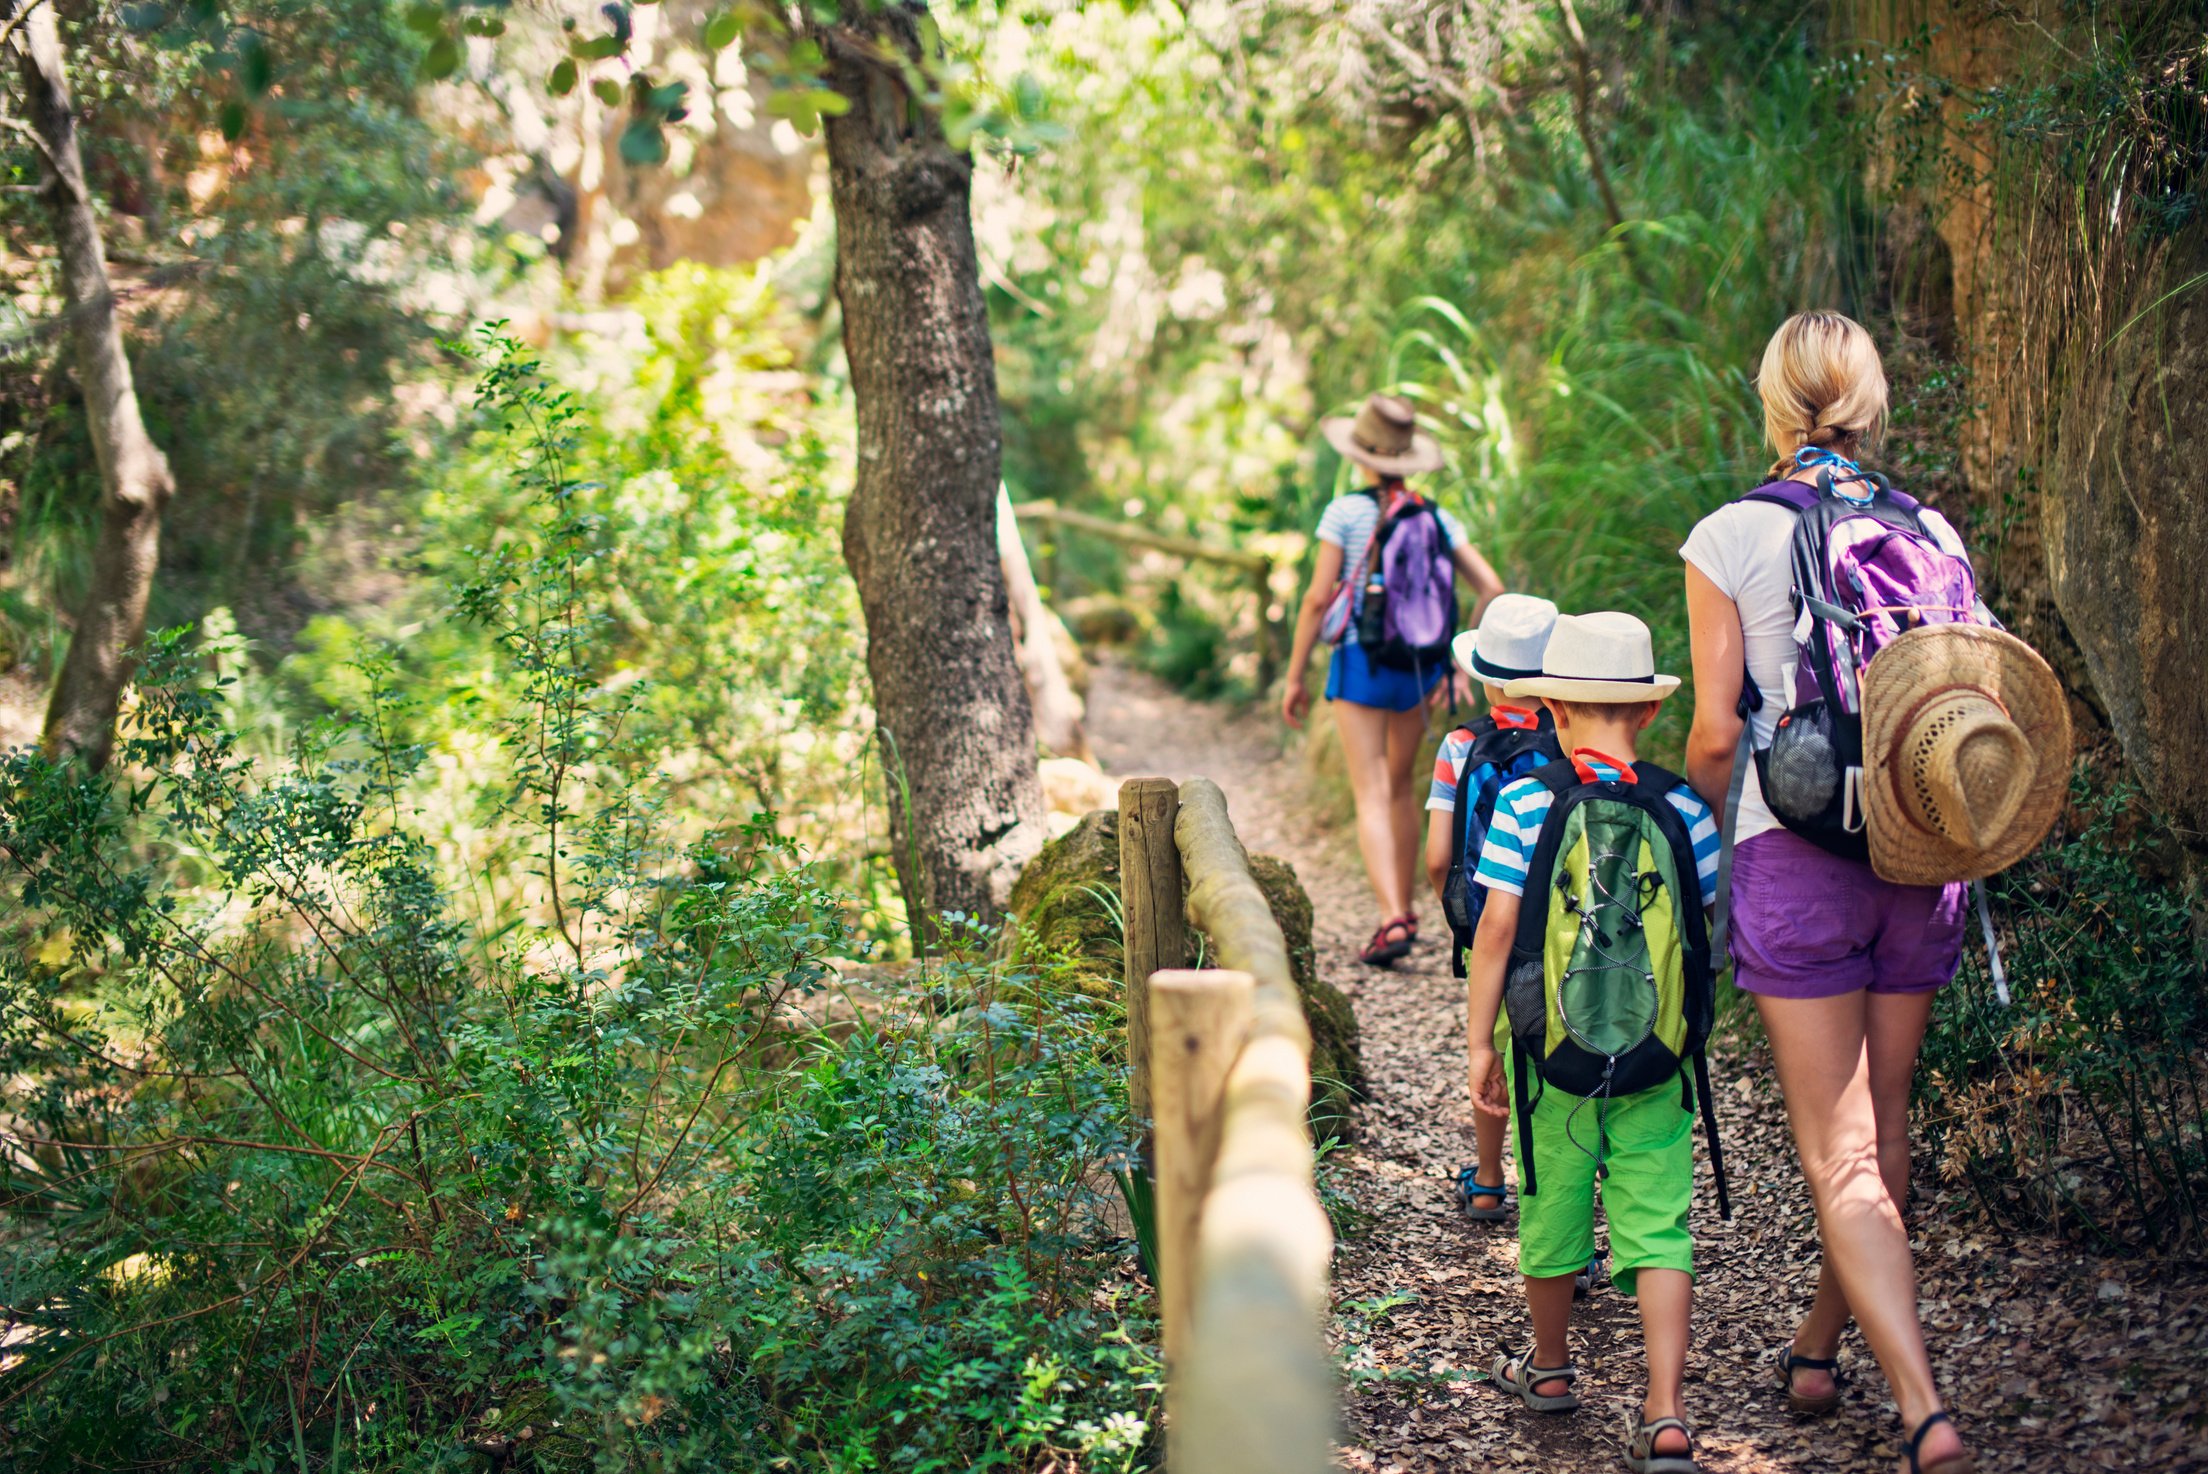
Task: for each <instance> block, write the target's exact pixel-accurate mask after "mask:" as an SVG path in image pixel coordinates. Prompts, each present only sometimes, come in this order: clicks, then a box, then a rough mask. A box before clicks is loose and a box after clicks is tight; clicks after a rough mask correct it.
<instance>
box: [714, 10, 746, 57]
mask: <svg viewBox="0 0 2208 1474" xmlns="http://www.w3.org/2000/svg"><path fill="white" fill-rule="evenodd" d="M743 33H744V23H743V22H742V21H740V20H738V19H737V18H736V12H735V11H733V10H724V11H722V12H721V13H720V14H719V15H716V16H714V17H713V19H711V20H709V21H707V22H706V23H705V44H706V46H707V48H708V49H710V50H713V51H723V50H726V49H727V48H728V47H730V46H733V45H734V44H735V43H736V38H737V37H738V36H741V35H742V34H743Z"/></svg>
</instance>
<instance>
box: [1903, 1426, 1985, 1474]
mask: <svg viewBox="0 0 2208 1474" xmlns="http://www.w3.org/2000/svg"><path fill="white" fill-rule="evenodd" d="M1934 1423H1945V1424H1947V1426H1948V1427H1950V1428H1952V1427H1954V1426H1955V1420H1954V1419H1953V1418H1951V1417H1949V1416H1948V1415H1947V1414H1946V1413H1944V1412H1943V1413H1934V1414H1932V1415H1931V1416H1930V1417H1928V1418H1926V1419H1925V1420H1924V1421H1923V1422H1921V1423H1919V1424H1917V1431H1916V1432H1914V1433H1912V1434H1910V1435H1909V1438H1908V1441H1907V1442H1905V1443H1903V1444H1902V1446H1901V1455H1902V1457H1903V1458H1905V1459H1907V1460H1908V1461H1909V1474H1975V1471H1976V1470H1977V1468H1978V1461H1977V1460H1976V1459H1974V1458H1972V1457H1971V1456H1970V1450H1968V1449H1965V1450H1963V1451H1962V1452H1961V1453H1959V1454H1956V1455H1954V1456H1953V1457H1951V1458H1945V1459H1937V1460H1935V1461H1933V1462H1932V1463H1929V1464H1925V1463H1919V1462H1918V1459H1917V1450H1918V1449H1920V1448H1922V1447H1924V1435H1925V1434H1927V1433H1930V1432H1931V1431H1932V1425H1933V1424H1934Z"/></svg>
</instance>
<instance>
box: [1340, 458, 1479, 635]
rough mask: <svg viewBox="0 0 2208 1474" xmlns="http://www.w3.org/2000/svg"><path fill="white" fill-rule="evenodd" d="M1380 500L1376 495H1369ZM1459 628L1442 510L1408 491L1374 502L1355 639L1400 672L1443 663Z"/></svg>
mask: <svg viewBox="0 0 2208 1474" xmlns="http://www.w3.org/2000/svg"><path fill="white" fill-rule="evenodd" d="M1374 499H1375V500H1378V499H1379V498H1378V494H1377V493H1375V494H1374ZM1456 633H1457V585H1456V567H1455V565H1454V564H1452V563H1451V562H1450V560H1449V534H1448V532H1447V530H1446V529H1444V528H1443V527H1442V525H1441V513H1440V512H1439V511H1437V510H1436V509H1435V507H1434V504H1433V503H1432V502H1430V501H1427V500H1426V499H1425V498H1424V497H1421V496H1417V495H1415V494H1412V493H1409V492H1406V493H1404V494H1403V495H1402V496H1401V497H1399V498H1397V499H1396V500H1395V502H1394V503H1393V504H1392V505H1390V504H1387V503H1383V504H1382V505H1381V508H1380V523H1379V525H1378V526H1377V527H1375V528H1374V529H1373V532H1372V557H1371V559H1370V561H1369V565H1368V566H1367V568H1366V571H1365V586H1364V597H1363V599H1362V600H1361V601H1360V602H1359V604H1358V608H1357V643H1358V644H1360V645H1362V646H1364V647H1365V658H1366V659H1368V660H1370V661H1371V662H1372V663H1373V664H1375V665H1384V666H1392V667H1394V668H1396V669H1398V670H1411V671H1427V670H1435V669H1440V670H1447V669H1448V668H1449V642H1450V641H1451V640H1452V639H1454V638H1455V637H1456Z"/></svg>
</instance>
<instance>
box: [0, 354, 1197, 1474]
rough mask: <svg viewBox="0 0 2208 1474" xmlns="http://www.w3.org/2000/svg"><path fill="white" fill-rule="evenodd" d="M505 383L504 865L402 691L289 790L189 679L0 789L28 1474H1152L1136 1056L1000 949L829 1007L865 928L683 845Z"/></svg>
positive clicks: (512, 386) (555, 428) (499, 369)
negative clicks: (716, 1472)
mask: <svg viewBox="0 0 2208 1474" xmlns="http://www.w3.org/2000/svg"><path fill="white" fill-rule="evenodd" d="M483 386H484V391H485V396H484V397H485V403H486V409H487V411H488V413H489V414H490V415H491V416H492V418H493V419H495V420H496V421H498V422H500V423H502V424H504V425H505V426H506V427H507V429H508V431H509V432H510V433H511V436H512V439H511V440H510V442H509V453H510V466H511V475H512V477H513V481H514V484H515V485H516V486H517V487H519V488H522V489H525V490H526V492H527V493H528V495H527V498H526V500H523V499H520V498H517V499H516V502H515V512H514V516H513V518H512V519H511V520H510V522H509V523H508V525H507V526H506V528H505V529H504V531H505V536H504V537H503V538H502V539H501V541H500V542H499V543H498V544H497V545H496V546H495V547H493V548H491V549H489V550H487V551H486V552H485V553H483V555H482V556H481V557H480V558H479V559H478V560H477V562H476V565H475V567H474V569H473V570H472V572H471V575H470V577H469V578H468V579H467V581H466V582H465V583H464V584H463V585H462V586H461V587H460V588H459V590H458V592H457V596H456V599H455V612H456V614H457V615H459V616H460V617H462V618H464V619H465V620H467V621H468V622H469V623H471V624H472V625H473V626H475V627H477V628H479V629H481V630H483V631H484V632H486V634H487V636H488V639H489V642H490V647H491V649H492V650H493V651H494V652H495V665H496V669H495V670H494V671H492V672H490V673H489V674H488V675H486V674H485V673H484V672H481V671H477V670H474V669H473V668H472V667H471V668H469V669H468V670H467V672H466V675H467V679H469V680H471V681H487V682H488V683H489V684H490V687H491V689H494V690H496V691H499V692H501V693H504V695H503V696H502V699H500V700H499V701H497V702H495V703H490V702H486V706H488V707H489V711H488V714H487V715H486V717H485V727H486V730H487V731H488V732H489V733H490V734H491V736H492V737H493V738H494V739H495V741H496V742H497V743H498V744H499V746H500V748H501V750H502V751H503V753H504V754H505V757H504V760H503V762H502V764H501V765H500V767H499V768H498V770H497V771H498V774H499V781H498V783H497V784H496V785H495V786H494V787H492V788H490V789H488V790H486V791H483V792H480V793H477V794H475V795H473V798H472V802H473V807H472V809H471V812H472V813H473V814H474V817H475V818H476V820H477V822H479V823H481V824H483V825H485V826H487V827H489V828H492V829H495V830H496V831H497V832H499V833H500V834H502V835H505V836H507V838H506V840H505V841H504V842H503V843H502V844H501V845H500V846H499V847H497V848H496V849H495V850H494V851H490V852H485V851H483V850H480V849H477V848H472V847H466V846H461V847H457V848H455V847H451V846H445V845H441V844H440V842H438V840H437V839H436V838H435V835H436V832H437V827H438V824H439V823H441V822H442V820H441V818H438V819H425V816H424V815H425V809H426V808H427V807H428V806H429V801H430V800H431V799H434V798H436V797H437V796H438V789H437V788H436V785H435V784H434V782H432V783H430V784H428V785H427V786H425V782H424V779H423V777H422V771H423V769H424V768H425V766H427V761H426V760H427V758H428V757H429V756H430V754H429V753H428V751H427V750H426V749H425V748H423V747H422V746H420V745H415V744H411V743H409V742H408V741H407V740H406V739H405V736H404V733H405V731H406V728H407V726H408V717H409V709H410V705H411V703H412V701H413V699H414V693H413V692H412V690H411V689H410V688H407V687H402V686H399V685H396V684H394V682H393V676H394V674H395V672H396V670H397V666H396V665H395V664H394V662H393V661H392V660H391V659H390V658H389V657H388V656H383V655H376V654H373V653H370V654H366V655H364V657H363V659H362V660H361V662H360V667H359V670H358V678H359V681H360V691H361V693H362V697H363V700H362V703H361V705H360V708H359V710H358V711H357V713H356V714H355V715H354V718H353V720H351V721H349V722H343V723H340V722H337V721H334V720H333V721H331V722H327V723H324V724H320V725H318V726H315V727H313V728H311V729H309V730H308V731H307V732H306V733H305V734H304V735H303V736H302V737H301V738H300V739H299V740H298V742H297V743H296V745H295V748H294V750H293V752H292V753H291V754H290V755H289V757H288V758H286V759H285V760H283V761H281V762H277V761H271V760H270V759H268V758H267V757H266V756H262V755H257V754H256V753H255V752H254V751H253V750H252V744H251V743H249V742H247V741H246V740H245V735H244V734H241V732H240V731H239V730H238V723H237V722H236V721H235V720H234V718H233V717H232V715H231V714H230V713H229V712H228V711H227V710H226V698H227V697H228V695H229V694H230V692H231V690H232V689H233V682H234V679H235V678H234V677H232V676H229V675H225V674H216V673H210V670H209V666H208V663H207V659H206V656H205V653H204V652H203V651H201V650H197V649H194V648H193V647H192V646H191V645H190V643H189V642H188V641H187V639H186V638H185V636H184V635H183V634H182V633H170V634H167V635H163V636H161V637H159V638H157V639H156V640H155V641H154V642H153V643H152V647H151V649H150V650H149V651H148V652H147V658H146V663H145V667H144V672H143V678H142V681H141V684H140V687H139V697H138V704H137V707H136V709H135V712H134V714H133V716H132V720H131V722H130V725H129V727H128V728H127V730H126V732H125V735H124V742H123V745H122V747H121V748H120V750H119V756H118V762H117V772H118V773H119V774H121V775H122V776H121V777H120V778H119V779H117V780H114V781H110V780H108V779H103V778H99V777H94V776H91V775H87V774H85V773H83V772H82V771H80V770H78V769H76V768H73V767H57V766H53V765H49V764H47V763H46V762H44V761H43V760H41V759H39V758H38V757H36V756H35V755H32V754H28V753H18V754H15V755H12V756H11V757H9V758H8V759H7V760H6V765H5V769H4V771H0V860H4V866H0V875H4V877H5V883H6V884H7V886H8V887H9V890H10V891H11V893H12V894H11V896H10V900H11V902H12V903H13V905H12V909H11V916H12V923H11V926H10V928H9V936H8V938H7V941H8V945H7V946H5V947H4V948H0V1080H4V1082H5V1083H4V1084H0V1119H4V1120H5V1121H6V1122H7V1124H8V1129H9V1134H10V1144H9V1150H8V1151H7V1153H6V1154H5V1156H0V1235H4V1238H0V1242H4V1244H5V1252H4V1254H0V1306H5V1307H6V1311H5V1314H6V1318H7V1330H8V1336H7V1340H6V1342H5V1350H4V1353H0V1354H4V1355H5V1357H6V1362H5V1363H4V1366H5V1370H4V1372H0V1424H4V1425H5V1426H6V1427H7V1429H8V1456H9V1457H10V1458H11V1459H13V1460H16V1461H18V1463H19V1464H20V1465H21V1466H25V1467H61V1466H68V1465H71V1464H78V1465H83V1466H87V1467H100V1468H113V1467H133V1466H136V1467H146V1466H160V1467H166V1468H225V1469H274V1468H277V1467H283V1468H286V1469H297V1470H313V1469H337V1468H348V1469H354V1468H370V1469H429V1468H449V1467H470V1466H474V1467H483V1466H485V1465H486V1462H487V1461H488V1462H509V1463H510V1462H511V1461H513V1460H514V1459H517V1458H519V1459H521V1460H522V1461H524V1462H526V1463H527V1464H528V1465H529V1466H531V1467H538V1468H581V1467H586V1466H587V1467H593V1468H599V1469H671V1468H688V1467H703V1466H712V1467H718V1468H726V1469H732V1470H750V1469H760V1470H764V1469H768V1468H787V1467H792V1466H793V1465H795V1466H801V1467H811V1468H819V1469H938V1468H941V1469H949V1468H959V1469H965V1468H987V1467H1005V1468H1028V1467H1036V1466H1039V1465H1041V1464H1043V1463H1045V1462H1048V1461H1051V1460H1053V1459H1055V1460H1057V1461H1059V1463H1060V1464H1061V1465H1063V1464H1064V1463H1066V1462H1068V1461H1078V1462H1080V1463H1081V1466H1082V1467H1085V1468H1107V1469H1108V1468H1120V1467H1128V1466H1129V1465H1131V1463H1132V1462H1133V1460H1134V1459H1135V1458H1136V1457H1137V1456H1138V1454H1139V1453H1140V1451H1141V1450H1142V1448H1143V1447H1144V1445H1145V1442H1146V1439H1147V1424H1148V1421H1149V1417H1150V1405H1151V1402H1152V1400H1153V1397H1154V1383H1155V1378H1154V1375H1153V1372H1152V1355H1151V1353H1150V1351H1149V1349H1148V1341H1149V1330H1148V1325H1147V1322H1146V1321H1145V1320H1144V1319H1143V1318H1142V1314H1141V1312H1140V1309H1139V1304H1138V1302H1137V1299H1136V1295H1135V1284H1134V1282H1133V1280H1132V1278H1131V1276H1130V1274H1129V1265H1130V1261H1131V1255H1130V1253H1129V1252H1128V1251H1127V1250H1126V1248H1125V1246H1124V1245H1123V1244H1122V1243H1121V1242H1120V1241H1119V1240H1118V1239H1117V1237H1116V1236H1115V1235H1114V1233H1113V1231H1112V1230H1111V1229H1110V1228H1109V1227H1108V1226H1107V1225H1105V1224H1104V1223H1103V1222H1102V1220H1101V1219H1100V1217H1099V1210H1100V1204H1101V1203H1102V1201H1103V1194H1102V1193H1100V1192H1099V1190H1098V1186H1097V1185H1098V1184H1099V1183H1101V1184H1103V1185H1104V1186H1103V1191H1104V1192H1108V1191H1109V1184H1108V1177H1107V1176H1106V1175H1105V1170H1104V1169H1107V1168H1108V1167H1109V1166H1110V1165H1111V1164H1113V1163H1115V1162H1117V1161H1120V1160H1123V1159H1124V1155H1125V1144H1126V1137H1127V1131H1128V1122H1127V1115H1126V1109H1125V1102H1124V1098H1123V1093H1122V1088H1121V1082H1120V1081H1119V1079H1118V1075H1117V1072H1116V1070H1114V1069H1113V1068H1112V1067H1111V1066H1110V1065H1109V1064H1108V1063H1107V1062H1106V1060H1105V1059H1104V1057H1103V1053H1102V1049H1101V1047H1100V1044H1099V1040H1100V1038H1101V1031H1102V1029H1103V1027H1104V1024H1105V1023H1106V1022H1107V1021H1103V1020H1099V1019H1097V1018H1096V1017H1094V1010H1095V1005H1093V1004H1091V1003H1088V1002H1086V1001H1084V1000H1081V999H1080V998H1079V997H1078V995H1074V994H1070V993H1067V992H1066V991H1065V990H1061V989H1056V988H1052V987H1050V986H1047V982H1048V979H1047V978H1044V977H1040V976H1038V975H1037V974H1036V973H1034V972H1033V971H1027V970H1017V969H1013V968H1010V967H1009V966H1007V965H1004V964H1001V963H992V962H984V961H982V960H979V959H981V958H982V956H983V955H984V949H983V948H982V946H981V942H982V941H983V940H986V939H975V940H974V941H973V943H972V945H969V946H966V947H964V948H963V949H961V950H957V951H954V952H953V953H952V954H951V955H950V956H948V957H943V958H938V959H934V960H932V961H931V962H930V963H929V964H927V965H926V966H925V967H923V968H921V969H918V970H917V971H916V972H914V973H912V974H910V975H909V981H906V982H903V983H897V984H893V985H885V986H884V987H882V988H880V989H878V990H877V991H876V992H875V993H873V994H870V995H865V996H863V997H862V996H860V995H855V994H854V995H851V996H850V997H848V998H846V999H843V1000H841V1002H840V1003H838V1004H836V1006H831V1000H832V998H833V996H834V995H831V993H830V992H829V989H830V985H831V983H832V982H833V980H834V978H835V974H834V973H833V972H832V971H831V968H830V966H829V958H830V957H831V955H832V954H833V953H835V952H837V951H840V950H843V949H844V948H846V947H847V946H848V945H849V942H850V938H849V936H848V934H847V931H846V928H845V925H844V922H843V920H842V918H843V915H844V910H845V901H844V899H843V897H841V896H840V895H838V894H837V893H835V892H834V891H833V890H832V889H830V888H829V887H828V886H826V885H825V884H824V883H823V882H822V879H821V877H820V876H819V875H818V873H817V872H816V871H815V870H814V869H813V868H812V867H811V866H810V865H809V864H807V863H806V862H804V861H803V859H802V858H801V857H800V856H799V855H798V854H797V853H796V852H795V851H794V849H793V847H792V846H791V845H790V844H789V843H788V842H787V841H785V840H784V839H782V838H781V837H779V835H778V834H777V832H776V828H775V825H774V822H773V819H772V816H771V815H767V816H762V817H760V818H758V819H756V820H754V821H753V822H751V823H748V824H746V825H744V826H743V827H742V828H740V829H738V830H735V831H733V832H718V833H703V834H695V835H692V834H688V833H686V832H685V830H684V829H683V828H682V826H679V825H677V824H676V823H675V822H674V820H673V818H672V817H671V816H670V814H669V813H668V808H669V802H668V801H669V793H670V788H671V784H670V781H669V780H667V779H665V778H664V777H663V776H662V775H661V766H662V762H661V759H662V756H663V753H662V749H661V748H660V747H659V746H658V745H656V744H657V741H658V739H659V738H660V737H662V736H663V735H664V732H663V729H660V728H658V727H656V726H655V725H654V724H653V723H652V722H651V721H650V720H649V719H648V713H649V711H650V709H651V703H652V701H653V699H654V693H653V689H652V687H651V684H650V683H649V682H645V681H637V680H630V681H621V680H616V679H611V678H610V677H611V676H612V675H613V674H614V673H616V672H617V671H618V670H619V668H620V665H619V658H618V651H619V647H620V640H621V630H620V620H619V616H618V614H616V613H613V612H608V611H607V610H605V609H604V608H603V607H602V605H601V604H600V603H599V602H597V601H596V600H595V599H594V598H593V597H591V596H592V595H594V594H595V593H596V592H598V590H599V589H600V586H601V585H600V580H601V578H602V575H603V571H604V568H605V566H606V564H607V563H608V562H609V561H610V560H613V559H615V558H616V557H617V556H618V548H619V536H618V535H617V534H618V533H619V531H620V529H619V527H618V524H616V523H614V522H612V521H611V520H610V519H608V518H606V517H604V516H602V515H600V514H599V513H598V512H597V511H596V510H595V508H594V506H593V502H592V497H591V489H590V488H587V487H586V486H584V485H582V484H581V483H580V482H579V481H578V480H577V479H576V477H575V475H574V467H575V441H576V433H577V430H578V426H579V423H580V418H581V410H580V407H579V406H578V404H577V403H576V402H575V401H574V400H572V399H570V398H568V397H566V396H564V395H562V394H560V393H558V392H557V391H555V390H554V389H553V388H551V387H550V386H549V385H548V384H547V383H546V382H545V381H544V380H543V378H542V377H541V375H540V374H539V372H538V370H537V368H536V366H535V364H534V363H533V362H532V361H530V360H529V359H528V358H526V357H525V356H523V355H521V354H519V353H518V351H516V350H515V349H514V348H513V346H512V345H510V344H509V345H499V346H497V347H495V348H494V350H493V353H492V361H491V363H490V364H489V366H488V368H487V370H486V373H485V376H484V381H483ZM218 670H219V667H218ZM486 853H488V858H487V859H486V858H485V855H486ZM988 955H992V956H993V955H995V954H994V953H993V952H990V953H989V954H988ZM1062 995H1063V996H1062ZM839 1008H840V1010H841V1011H840V1012H839ZM831 1021H834V1026H833V1027H830V1022H831Z"/></svg>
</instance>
